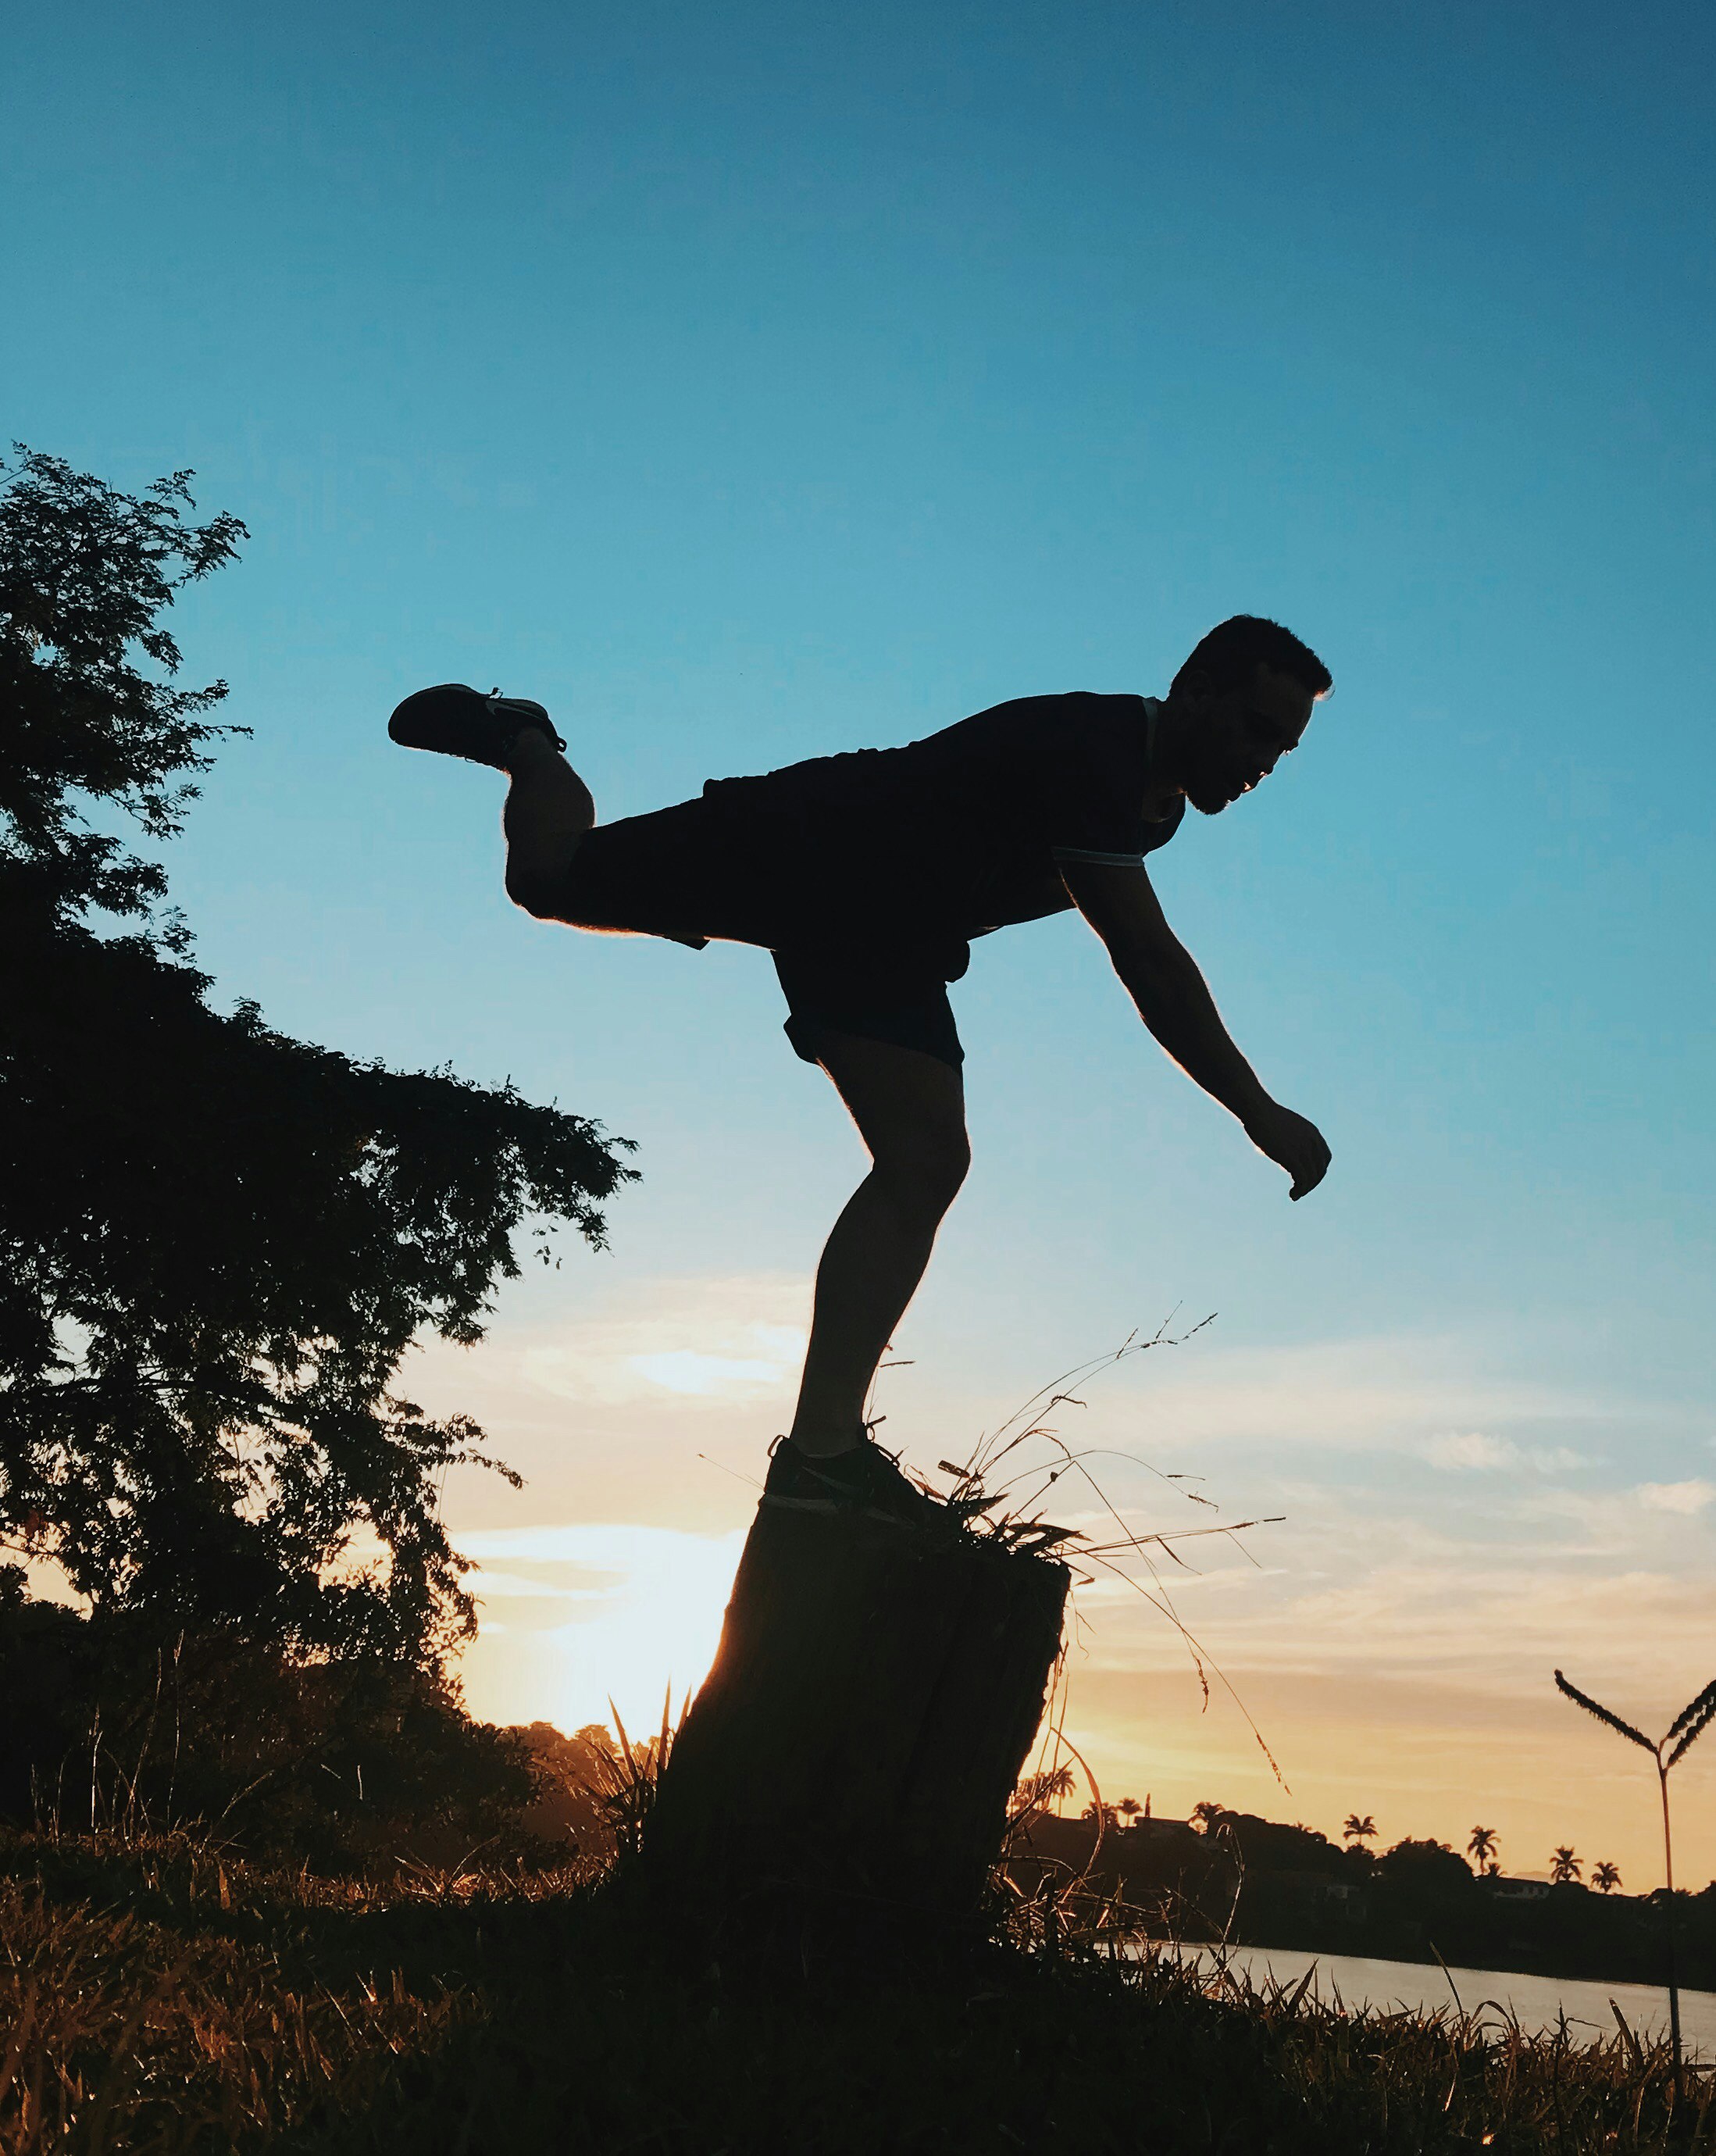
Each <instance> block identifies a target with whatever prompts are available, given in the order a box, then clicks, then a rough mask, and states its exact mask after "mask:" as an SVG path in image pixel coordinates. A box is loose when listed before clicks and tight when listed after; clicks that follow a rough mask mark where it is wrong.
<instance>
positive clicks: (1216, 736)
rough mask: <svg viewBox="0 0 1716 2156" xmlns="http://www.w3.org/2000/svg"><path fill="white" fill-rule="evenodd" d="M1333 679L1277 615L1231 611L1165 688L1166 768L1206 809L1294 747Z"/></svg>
mask: <svg viewBox="0 0 1716 2156" xmlns="http://www.w3.org/2000/svg"><path fill="white" fill-rule="evenodd" d="M1333 687H1334V680H1333V678H1332V676H1331V675H1330V674H1329V669H1328V668H1327V667H1326V666H1325V665H1324V664H1323V662H1322V660H1320V659H1319V657H1318V656H1317V654H1316V653H1315V652H1314V651H1313V650H1312V649H1310V648H1309V645H1307V644H1301V643H1300V642H1299V639H1298V638H1297V637H1296V636H1294V635H1293V634H1292V632H1291V631H1290V630H1288V629H1283V628H1282V626H1281V624H1280V623H1279V622H1274V621H1263V620H1262V619H1259V618H1258V616H1257V615H1255V614H1249V613H1237V614H1235V615H1234V616H1233V618H1232V620H1231V621H1224V622H1222V623H1219V624H1217V627H1216V628H1214V629H1211V631H1210V633H1209V634H1208V635H1207V636H1206V637H1204V638H1202V639H1201V641H1200V642H1199V644H1198V645H1197V648H1196V650H1194V651H1193V653H1192V654H1191V657H1190V658H1189V659H1188V660H1186V664H1185V665H1183V666H1182V667H1181V669H1180V671H1179V672H1178V673H1177V674H1176V675H1175V676H1174V680H1173V684H1172V685H1171V687H1170V689H1169V690H1168V701H1167V707H1166V711H1165V716H1166V717H1167V719H1168V721H1169V726H1168V729H1167V738H1166V740H1165V742H1164V747H1165V750H1166V752H1167V762H1168V763H1169V765H1170V773H1169V775H1170V776H1171V778H1172V779H1173V781H1174V783H1175V784H1176V785H1178V786H1181V787H1183V788H1185V791H1186V799H1187V800H1188V801H1189V802H1191V805H1192V807H1193V808H1201V810H1202V811H1203V813H1204V814H1205V815H1206V816H1215V815H1219V814H1220V813H1221V812H1222V809H1224V808H1226V807H1227V805H1228V803H1230V802H1232V801H1237V799H1238V798H1239V797H1240V795H1241V794H1242V793H1249V792H1250V791H1251V789H1252V787H1254V786H1255V785H1256V784H1257V783H1258V781H1259V780H1260V779H1263V778H1268V775H1269V773H1271V772H1272V771H1273V769H1274V768H1275V765H1276V762H1277V760H1278V758H1279V757H1282V756H1284V755H1285V754H1286V752H1288V750H1289V749H1292V748H1297V747H1298V746H1299V738H1300V737H1301V735H1303V733H1304V730H1305V728H1306V726H1308V725H1309V722H1310V716H1311V706H1313V705H1314V703H1315V702H1316V701H1317V700H1318V698H1319V697H1320V696H1327V695H1328V694H1329V690H1331V689H1332V688H1333Z"/></svg>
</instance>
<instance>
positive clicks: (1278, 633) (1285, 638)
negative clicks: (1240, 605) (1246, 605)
mask: <svg viewBox="0 0 1716 2156" xmlns="http://www.w3.org/2000/svg"><path fill="white" fill-rule="evenodd" d="M1259 666H1268V667H1271V668H1273V670H1274V671H1275V672H1276V673H1278V674H1290V675H1292V676H1293V680H1295V681H1297V682H1298V683H1299V685H1300V686H1301V687H1302V688H1306V689H1309V690H1310V692H1311V694H1312V695H1313V696H1327V695H1328V694H1329V690H1331V689H1332V688H1333V687H1334V675H1332V674H1331V673H1330V672H1329V669H1328V668H1327V667H1326V666H1325V665H1324V664H1323V662H1322V660H1320V659H1319V657H1318V656H1317V654H1316V653H1315V652H1314V651H1313V650H1312V649H1311V647H1310V646H1309V644H1301V643H1300V642H1299V639H1298V638H1297V637H1296V636H1295V635H1294V634H1293V631H1292V630H1291V629H1283V627H1282V626H1281V624H1280V623H1279V622H1278V621H1265V620H1264V619H1263V617H1262V616H1261V615H1260V614H1254V613H1237V614H1235V615H1233V616H1232V619H1229V620H1227V621H1220V622H1217V624H1216V626H1215V627H1214V628H1213V629H1211V630H1210V632H1209V634H1207V635H1206V636H1201V637H1200V638H1199V639H1198V640H1197V644H1196V647H1195V648H1194V649H1193V651H1192V653H1191V657H1190V658H1189V659H1187V660H1186V664H1185V665H1183V666H1182V667H1181V669H1180V671H1179V672H1178V673H1177V674H1176V675H1175V676H1174V680H1173V682H1172V684H1171V685H1170V688H1169V690H1168V694H1169V695H1170V696H1172V695H1173V694H1174V691H1175V690H1176V689H1177V688H1178V687H1179V686H1180V685H1181V682H1182V681H1184V680H1185V679H1186V676H1187V675H1189V674H1207V675H1209V677H1210V679H1211V681H1212V682H1213V683H1214V684H1215V687H1216V693H1217V696H1222V695H1224V694H1225V693H1226V691H1227V690H1229V689H1240V688H1243V687H1244V685H1246V683H1247V682H1248V681H1249V680H1251V678H1252V674H1253V673H1254V672H1255V670H1257V668H1258V667H1259Z"/></svg>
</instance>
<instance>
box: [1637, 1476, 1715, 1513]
mask: <svg viewBox="0 0 1716 2156" xmlns="http://www.w3.org/2000/svg"><path fill="white" fill-rule="evenodd" d="M1632 1494H1633V1495H1634V1496H1635V1497H1637V1499H1638V1501H1639V1502H1640V1504H1641V1505H1642V1506H1643V1507H1645V1509H1646V1510H1647V1512H1684V1513H1690V1512H1703V1509H1704V1507H1705V1506H1706V1505H1708V1503H1709V1501H1710V1500H1711V1499H1712V1498H1713V1497H1716V1483H1713V1482H1705V1481H1700V1480H1699V1479H1698V1477H1696V1476H1694V1477H1693V1480H1692V1481H1688V1482H1641V1483H1640V1484H1639V1486H1638V1487H1637V1490H1635V1491H1633V1493H1632Z"/></svg>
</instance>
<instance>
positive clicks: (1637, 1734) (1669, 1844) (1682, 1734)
mask: <svg viewBox="0 0 1716 2156" xmlns="http://www.w3.org/2000/svg"><path fill="white" fill-rule="evenodd" d="M1555 1683H1556V1686H1557V1687H1558V1688H1559V1689H1560V1691H1563V1692H1565V1694H1566V1696H1567V1697H1568V1698H1569V1699H1570V1700H1571V1701H1573V1702H1574V1703H1575V1706H1578V1707H1583V1708H1584V1709H1585V1712H1586V1713H1587V1714H1594V1715H1595V1716H1596V1718H1597V1720H1598V1721H1599V1722H1606V1723H1607V1724H1608V1726H1609V1727H1610V1728H1611V1729H1613V1730H1616V1731H1618V1732H1619V1733H1620V1734H1621V1736H1622V1737H1624V1738H1626V1739H1627V1740H1628V1742H1629V1743H1633V1744H1637V1745H1640V1746H1642V1748H1643V1749H1644V1750H1645V1751H1647V1752H1648V1753H1650V1755H1651V1758H1652V1760H1653V1761H1654V1762H1655V1764H1656V1768H1657V1789H1658V1790H1659V1791H1660V1793H1661V1795H1662V1871H1663V1876H1664V1878H1665V1880H1666V1881H1667V1888H1668V1910H1667V1915H1668V1954H1667V1961H1668V2034H1669V2041H1670V2043H1671V2044H1672V2047H1673V2053H1674V2085H1675V2088H1676V2090H1677V2092H1678V2091H1679V2090H1681V2089H1682V2088H1683V2087H1684V2067H1683V2062H1682V2056H1681V2044H1680V1973H1679V1969H1678V1956H1677V1954H1676V1951H1675V1937H1674V1932H1675V1924H1674V1835H1673V1831H1672V1828H1671V1827H1670V1825H1669V1821H1668V1770H1669V1768H1671V1767H1672V1766H1674V1765H1675V1764H1676V1763H1678V1761H1680V1760H1682V1759H1683V1758H1685V1757H1686V1755H1687V1753H1688V1752H1690V1751H1691V1749H1692V1748H1693V1745H1694V1744H1695V1743H1697V1742H1698V1739H1699V1738H1700V1737H1702V1736H1703V1733H1704V1732H1705V1731H1706V1730H1707V1729H1708V1727H1709V1726H1710V1724H1711V1722H1716V1680H1713V1681H1711V1682H1710V1683H1709V1684H1707V1685H1706V1686H1704V1689H1703V1691H1701V1692H1700V1693H1699V1694H1698V1697H1697V1698H1696V1699H1695V1700H1693V1701H1692V1702H1691V1703H1690V1704H1689V1705H1688V1706H1686V1707H1683V1708H1682V1709H1681V1711H1680V1712H1679V1713H1678V1714H1677V1715H1676V1716H1675V1717H1674V1719H1673V1721H1672V1722H1670V1723H1669V1725H1668V1729H1667V1734H1666V1735H1664V1736H1662V1737H1660V1738H1658V1739H1657V1742H1656V1743H1654V1744H1653V1743H1652V1742H1651V1740H1650V1738H1648V1737H1647V1736H1646V1735H1645V1733H1644V1732H1643V1731H1642V1729H1635V1728H1634V1727H1633V1726H1632V1724H1631V1722H1623V1721H1622V1720H1621V1717H1620V1716H1619V1715H1618V1714H1616V1713H1613V1712H1611V1710H1610V1709H1609V1708H1608V1707H1602V1706H1600V1705H1599V1704H1598V1703H1597V1702H1596V1700H1594V1699H1593V1698H1592V1697H1591V1695H1590V1694H1589V1693H1588V1692H1582V1691H1580V1689H1579V1687H1578V1686H1577V1685H1575V1684H1570V1683H1569V1682H1568V1681H1567V1679H1566V1678H1565V1676H1562V1674H1561V1672H1560V1671H1559V1670H1557V1671H1555ZM1670 1745H1672V1746H1673V1750H1672V1751H1670V1750H1669V1746H1670Z"/></svg>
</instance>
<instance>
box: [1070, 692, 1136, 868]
mask: <svg viewBox="0 0 1716 2156" xmlns="http://www.w3.org/2000/svg"><path fill="white" fill-rule="evenodd" d="M1053 710H1054V717H1053V720H1052V721H1051V729H1050V731H1049V734H1048V738H1047V739H1046V740H1045V742H1044V743H1043V758H1042V770H1043V774H1044V777H1045V779H1046V782H1047V783H1046V784H1045V787H1044V794H1043V803H1042V822H1043V835H1044V836H1045V837H1046V838H1047V839H1048V850H1049V854H1050V855H1051V857H1052V858H1053V860H1058V861H1096V862H1099V863H1102V864H1104V865H1107V866H1109V867H1114V868H1134V867H1137V866H1139V865H1141V864H1142V862H1143V860H1144V857H1145V854H1146V853H1148V852H1149V851H1150V847H1151V841H1152V839H1153V837H1154V830H1153V828H1152V827H1151V826H1150V825H1148V824H1146V823H1145V814H1144V788H1145V772H1146V767H1147V763H1148V750H1147V747H1146V735H1145V712H1144V702H1143V699H1142V698H1141V697H1139V696H1078V695H1075V696H1060V697H1057V698H1055V699H1054V700H1053Z"/></svg>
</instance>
